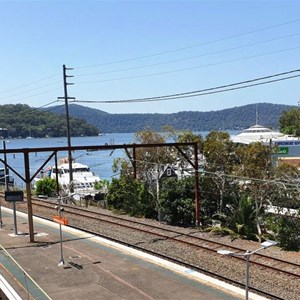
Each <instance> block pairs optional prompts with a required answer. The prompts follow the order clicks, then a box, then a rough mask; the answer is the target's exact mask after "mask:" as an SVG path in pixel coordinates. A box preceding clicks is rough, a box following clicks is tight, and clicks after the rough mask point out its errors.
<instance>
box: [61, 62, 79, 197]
mask: <svg viewBox="0 0 300 300" xmlns="http://www.w3.org/2000/svg"><path fill="white" fill-rule="evenodd" d="M68 70H73V68H67V67H66V65H63V81H64V97H58V99H64V100H65V111H66V121H67V140H68V148H69V150H68V162H69V181H70V192H73V186H72V182H73V171H72V151H71V130H70V117H69V103H68V100H69V99H73V100H74V99H75V97H68V85H72V84H74V83H70V82H67V78H69V77H74V76H72V75H67V71H68Z"/></svg>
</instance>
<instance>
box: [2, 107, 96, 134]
mask: <svg viewBox="0 0 300 300" xmlns="http://www.w3.org/2000/svg"><path fill="white" fill-rule="evenodd" d="M70 127H71V130H72V135H73V136H95V135H98V134H99V130H98V129H97V128H96V127H95V126H93V125H91V124H89V123H87V122H86V121H85V120H83V119H80V118H75V117H71V118H70ZM66 132H67V129H66V118H65V117H64V118H62V117H61V116H58V115H57V114H53V113H50V112H44V111H40V110H37V109H35V108H31V107H29V106H28V105H24V104H16V105H13V104H8V105H0V137H2V138H6V137H12V138H26V137H33V138H39V137H61V136H66Z"/></svg>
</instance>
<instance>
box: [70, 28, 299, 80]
mask: <svg viewBox="0 0 300 300" xmlns="http://www.w3.org/2000/svg"><path fill="white" fill-rule="evenodd" d="M298 35H300V33H294V34H289V35H285V36H281V37H278V38H273V39H269V40H264V41H259V42H255V43H250V44H246V45H242V46H238V47H232V48H227V49H223V50H219V51H214V52H208V53H203V54H200V55H195V56H191V57H185V58H179V59H173V60H168V61H164V62H159V63H153V64H148V65H143V66H137V67H130V68H123V69H118V70H110V71H102V72H93V73H86V74H77V75H76V77H84V76H94V75H102V74H111V73H117V72H124V71H132V70H138V69H144V68H150V67H155V66H161V65H165V64H170V63H174V62H181V61H187V60H192V59H195V58H199V57H205V56H209V55H215V54H220V53H224V52H229V51H233V50H238V49H243V48H247V47H251V46H255V45H260V44H265V43H268V42H273V41H278V40H282V39H286V38H289V37H294V36H298Z"/></svg>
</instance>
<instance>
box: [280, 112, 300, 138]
mask: <svg viewBox="0 0 300 300" xmlns="http://www.w3.org/2000/svg"><path fill="white" fill-rule="evenodd" d="M279 129H280V131H281V132H283V133H285V134H291V135H295V136H300V110H299V108H292V109H291V110H289V111H286V112H283V113H282V114H281V115H280V117H279Z"/></svg>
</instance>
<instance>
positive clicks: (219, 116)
mask: <svg viewBox="0 0 300 300" xmlns="http://www.w3.org/2000/svg"><path fill="white" fill-rule="evenodd" d="M256 106H257V111H258V124H260V125H264V126H267V127H270V128H274V129H276V128H278V119H279V117H280V115H281V114H282V113H283V112H284V111H288V110H290V109H291V108H292V107H293V106H288V105H280V104H269V103H259V104H249V105H245V106H240V107H234V108H230V109H224V110H219V111H209V112H196V111H184V112H178V113H172V114H157V113H156V114H109V113H107V112H104V111H101V110H98V109H92V108H88V107H84V106H80V105H76V104H71V105H70V106H69V113H70V115H72V116H74V117H80V118H83V119H85V120H86V121H87V122H89V123H90V124H92V125H94V126H96V127H97V128H99V130H100V131H101V132H104V133H110V132H120V133H122V132H124V133H125V132H137V131H141V130H144V129H145V128H147V127H150V128H152V129H153V130H156V131H160V130H161V129H162V128H163V127H164V126H165V125H170V126H172V127H173V128H175V129H177V130H192V131H210V130H213V129H214V130H234V129H237V130H239V129H244V128H247V127H249V126H251V125H254V124H255V123H256ZM52 111H53V112H55V113H58V114H59V113H64V108H63V107H56V108H55V109H53V110H52Z"/></svg>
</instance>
